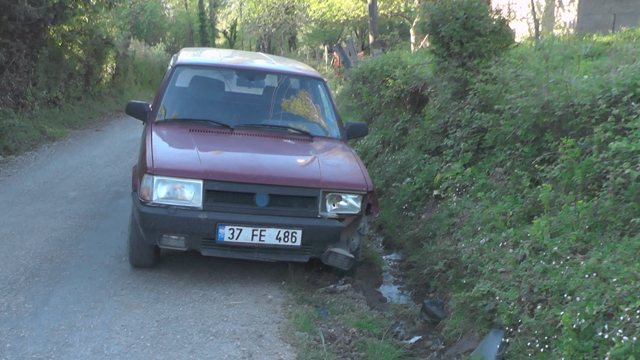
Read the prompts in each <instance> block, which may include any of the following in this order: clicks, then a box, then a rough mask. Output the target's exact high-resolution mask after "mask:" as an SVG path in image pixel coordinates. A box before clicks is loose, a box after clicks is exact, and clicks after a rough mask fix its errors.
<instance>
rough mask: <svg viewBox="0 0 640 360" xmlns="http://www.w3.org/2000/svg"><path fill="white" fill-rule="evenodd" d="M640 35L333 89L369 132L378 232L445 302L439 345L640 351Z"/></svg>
mask: <svg viewBox="0 0 640 360" xmlns="http://www.w3.org/2000/svg"><path fill="white" fill-rule="evenodd" d="M639 40H640V29H635V30H633V29H632V30H627V31H623V32H620V33H617V34H615V35H609V36H603V35H589V36H582V37H578V36H567V37H547V38H545V39H543V40H542V41H541V42H540V43H539V44H537V45H536V44H534V43H533V42H524V43H520V44H518V45H514V46H511V47H509V48H508V49H507V50H506V51H505V52H504V53H502V54H501V55H500V56H497V57H494V58H491V60H490V61H486V62H484V63H483V64H481V66H478V67H476V68H475V70H474V71H473V72H466V73H465V72H461V73H457V74H454V75H452V74H451V73H450V72H449V73H447V72H443V71H441V70H442V69H441V68H439V65H438V61H437V60H438V59H437V58H436V57H437V56H438V54H434V53H432V52H427V51H421V52H418V53H415V54H409V53H404V52H395V53H389V54H387V55H384V56H381V57H378V58H375V59H370V60H366V61H363V62H361V63H360V64H359V65H358V67H357V68H356V69H355V70H354V71H352V73H351V74H350V78H349V81H348V82H347V83H346V84H344V87H343V88H341V89H340V90H339V91H338V94H337V101H338V103H339V104H340V105H341V106H342V114H343V117H344V118H345V120H349V121H353V120H362V121H366V122H367V123H369V125H370V135H369V136H368V137H367V138H365V139H364V140H362V141H360V142H359V143H358V145H357V149H358V151H359V153H360V154H361V157H362V158H363V160H364V161H365V163H366V164H367V166H368V169H369V171H370V173H371V175H372V177H373V179H374V182H375V184H376V186H377V189H378V192H379V195H380V197H381V207H382V213H381V218H380V220H379V222H378V223H377V225H378V226H379V228H380V229H381V231H383V232H384V233H385V234H386V238H387V239H389V240H390V241H391V242H393V244H394V245H395V246H398V247H400V248H402V249H404V253H405V254H406V255H407V257H406V259H405V260H406V261H405V269H406V271H407V274H408V276H409V281H410V284H411V285H412V286H413V287H414V288H415V289H416V290H417V291H419V292H421V293H423V294H433V295H437V296H441V297H444V298H446V299H447V305H446V310H447V313H448V314H449V316H448V319H447V320H446V323H445V324H444V325H443V331H444V334H445V335H446V336H447V338H448V339H449V343H451V342H453V341H455V339H457V337H458V335H459V334H462V333H467V332H475V333H478V334H479V335H481V336H483V335H484V334H486V333H487V332H488V330H489V329H490V328H491V327H497V328H502V329H505V330H507V332H508V339H509V350H508V355H507V356H508V357H509V358H513V359H516V358H524V357H529V356H533V357H535V358H542V359H547V358H548V359H560V358H563V357H564V358H567V359H587V358H600V359H602V358H605V357H606V356H608V357H609V358H610V359H632V358H633V356H635V357H636V358H637V357H638V354H640V342H638V341H637V337H639V336H640V320H639V319H640V263H639V261H638V259H639V258H640V232H639V230H640V183H639V181H640V178H639V175H640V62H639V59H640V46H638V41H639ZM456 76H457V77H456Z"/></svg>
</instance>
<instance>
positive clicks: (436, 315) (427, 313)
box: [420, 299, 446, 325]
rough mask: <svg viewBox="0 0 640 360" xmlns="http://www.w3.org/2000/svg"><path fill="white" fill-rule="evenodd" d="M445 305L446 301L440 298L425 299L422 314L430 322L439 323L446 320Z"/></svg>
mask: <svg viewBox="0 0 640 360" xmlns="http://www.w3.org/2000/svg"><path fill="white" fill-rule="evenodd" d="M443 305H444V301H442V300H440V299H432V300H425V301H424V302H423V303H422V309H420V315H421V317H422V318H423V319H424V320H426V321H427V322H428V323H429V324H433V325H435V324H438V323H439V322H440V321H442V320H444V318H445V316H446V315H445V313H444V310H442V307H443Z"/></svg>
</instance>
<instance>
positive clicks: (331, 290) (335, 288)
mask: <svg viewBox="0 0 640 360" xmlns="http://www.w3.org/2000/svg"><path fill="white" fill-rule="evenodd" d="M349 289H351V284H345V285H330V286H327V287H325V288H322V289H319V290H318V291H321V292H325V293H327V294H340V293H343V292H346V291H348V290H349Z"/></svg>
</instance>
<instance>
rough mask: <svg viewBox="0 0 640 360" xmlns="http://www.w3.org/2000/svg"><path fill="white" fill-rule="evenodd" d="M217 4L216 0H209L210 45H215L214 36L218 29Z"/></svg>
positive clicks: (216, 34) (215, 36)
mask: <svg viewBox="0 0 640 360" xmlns="http://www.w3.org/2000/svg"><path fill="white" fill-rule="evenodd" d="M217 10H218V4H217V2H216V0H209V26H210V28H211V29H210V30H211V46H212V47H216V38H217V37H218V31H217V29H216V26H217V23H218V21H217V20H218V14H217Z"/></svg>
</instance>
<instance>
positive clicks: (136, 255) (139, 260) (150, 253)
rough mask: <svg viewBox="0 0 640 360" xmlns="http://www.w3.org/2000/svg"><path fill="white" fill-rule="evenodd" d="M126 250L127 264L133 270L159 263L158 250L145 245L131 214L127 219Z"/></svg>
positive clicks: (154, 246)
mask: <svg viewBox="0 0 640 360" xmlns="http://www.w3.org/2000/svg"><path fill="white" fill-rule="evenodd" d="M127 250H128V253H129V264H131V266H132V267H134V268H150V267H154V266H156V265H157V264H158V261H160V248H159V247H158V246H156V245H150V244H147V243H146V242H145V241H144V238H143V237H142V234H141V233H140V229H139V228H138V224H137V223H136V221H135V219H134V218H133V213H132V214H131V217H130V218H129V237H128V239H127Z"/></svg>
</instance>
